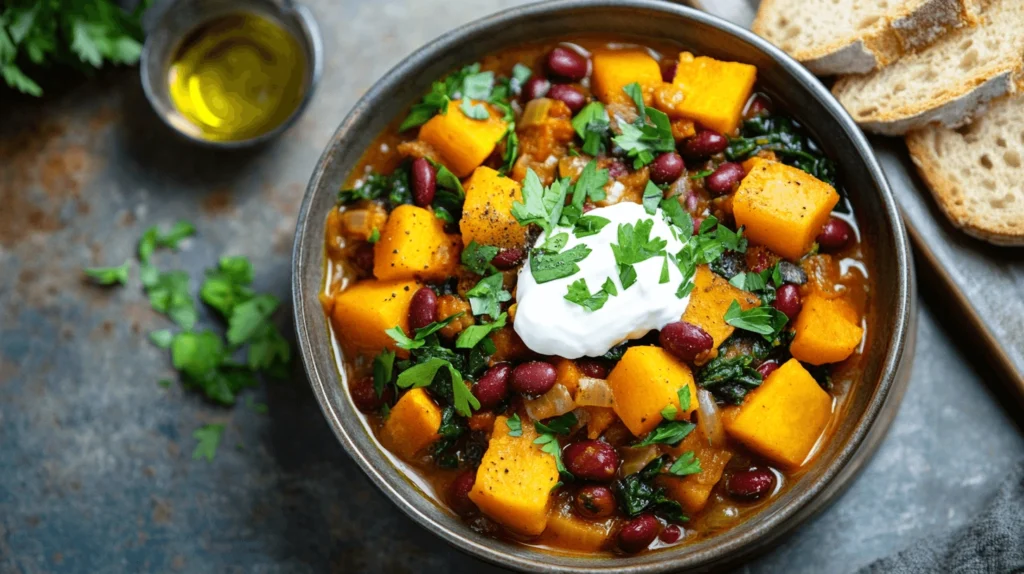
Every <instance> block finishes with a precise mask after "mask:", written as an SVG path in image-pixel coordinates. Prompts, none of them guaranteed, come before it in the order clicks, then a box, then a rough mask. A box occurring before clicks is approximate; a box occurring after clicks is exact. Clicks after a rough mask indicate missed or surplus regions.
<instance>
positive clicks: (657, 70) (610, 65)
mask: <svg viewBox="0 0 1024 574" xmlns="http://www.w3.org/2000/svg"><path fill="white" fill-rule="evenodd" d="M590 61H591V63H592V65H593V72H592V74H591V76H590V86H591V89H592V90H593V92H594V95H595V96H597V98H598V99H599V100H601V101H602V102H604V103H606V104H613V103H619V104H628V103H632V102H633V100H632V98H630V97H629V94H627V93H626V92H625V91H623V89H622V88H624V87H626V86H628V85H629V84H632V83H633V82H636V83H638V84H640V87H641V88H642V91H643V98H644V105H650V103H651V99H652V98H653V96H654V89H655V88H657V87H658V86H660V85H661V65H660V64H658V62H657V60H655V59H654V58H652V57H651V55H650V54H648V53H647V52H644V51H641V50H603V51H598V52H594V55H593V56H592V57H591V58H590Z"/></svg>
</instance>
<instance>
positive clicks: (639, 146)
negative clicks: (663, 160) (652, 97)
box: [612, 82, 676, 169]
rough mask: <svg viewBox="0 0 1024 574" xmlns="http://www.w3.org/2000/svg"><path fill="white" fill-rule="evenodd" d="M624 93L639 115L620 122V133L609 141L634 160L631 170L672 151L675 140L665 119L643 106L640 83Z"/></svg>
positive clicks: (659, 112) (663, 116) (670, 124)
mask: <svg viewBox="0 0 1024 574" xmlns="http://www.w3.org/2000/svg"><path fill="white" fill-rule="evenodd" d="M623 90H624V91H625V92H626V94H628V95H629V97H630V98H632V100H633V102H634V103H635V104H636V108H637V112H638V115H637V119H636V121H635V122H634V123H632V124H630V123H626V122H621V123H620V124H619V127H620V128H621V130H622V133H621V134H619V135H617V136H615V137H614V138H612V141H614V142H615V144H616V145H618V146H619V147H621V148H622V149H624V150H626V153H627V155H628V156H629V157H631V158H633V169H640V168H641V167H643V166H645V165H647V164H649V163H651V162H652V161H654V154H655V153H656V152H668V151H673V150H674V149H675V148H676V140H675V138H674V137H673V136H672V123H671V121H670V120H669V119H668V116H667V115H665V113H664V112H662V111H660V110H656V109H654V108H649V107H647V106H645V105H644V99H643V88H641V87H640V84H638V83H636V82H633V83H632V84H629V85H627V86H626V87H624V88H623Z"/></svg>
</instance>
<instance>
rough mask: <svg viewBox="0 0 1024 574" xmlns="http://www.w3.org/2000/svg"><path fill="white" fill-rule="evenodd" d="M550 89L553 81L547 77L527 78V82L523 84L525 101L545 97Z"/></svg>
mask: <svg viewBox="0 0 1024 574" xmlns="http://www.w3.org/2000/svg"><path fill="white" fill-rule="evenodd" d="M549 89H551V82H549V81H548V80H547V78H539V77H537V76H534V77H532V78H530V79H529V80H526V84H525V85H523V101H527V102H528V101H530V100H536V99H537V98H543V97H544V96H546V95H547V93H548V90H549Z"/></svg>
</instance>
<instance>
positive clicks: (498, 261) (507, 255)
mask: <svg viewBox="0 0 1024 574" xmlns="http://www.w3.org/2000/svg"><path fill="white" fill-rule="evenodd" d="M522 260H523V250H522V249H520V248H518V247H509V248H508V249H502V250H501V251H499V252H498V254H497V255H495V256H494V259H492V260H491V264H492V265H494V266H495V267H497V268H498V269H501V270H502V271H507V270H509V269H512V268H513V267H515V266H516V265H519V262H520V261H522Z"/></svg>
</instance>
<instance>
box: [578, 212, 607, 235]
mask: <svg viewBox="0 0 1024 574" xmlns="http://www.w3.org/2000/svg"><path fill="white" fill-rule="evenodd" d="M609 223H611V220H610V219H605V218H604V217H601V216H599V215H584V216H583V217H581V218H579V219H578V220H576V226H575V227H574V228H573V230H572V234H573V235H575V236H576V237H590V236H591V235H597V234H598V233H600V232H601V230H602V229H604V227H605V226H606V225H608V224H609Z"/></svg>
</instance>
